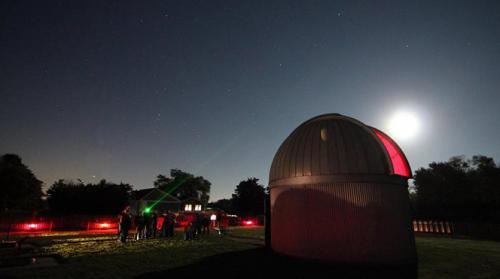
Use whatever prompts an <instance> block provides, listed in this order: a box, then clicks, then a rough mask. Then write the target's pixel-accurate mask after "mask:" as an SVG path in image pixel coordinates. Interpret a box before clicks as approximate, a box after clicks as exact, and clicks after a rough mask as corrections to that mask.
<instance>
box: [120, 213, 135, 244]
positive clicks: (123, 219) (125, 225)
mask: <svg viewBox="0 0 500 279" xmlns="http://www.w3.org/2000/svg"><path fill="white" fill-rule="evenodd" d="M131 226H132V220H131V218H130V207H128V206H127V207H125V209H124V210H123V211H122V213H121V214H120V220H119V225H118V227H119V231H120V241H121V242H122V243H125V242H127V237H128V231H129V230H130V227H131Z"/></svg>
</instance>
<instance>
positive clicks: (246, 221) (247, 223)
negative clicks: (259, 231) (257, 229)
mask: <svg viewBox="0 0 500 279" xmlns="http://www.w3.org/2000/svg"><path fill="white" fill-rule="evenodd" d="M253 224H254V223H253V221H252V220H245V221H243V225H245V226H251V225H253Z"/></svg>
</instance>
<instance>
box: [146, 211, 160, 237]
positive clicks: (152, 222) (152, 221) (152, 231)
mask: <svg viewBox="0 0 500 279" xmlns="http://www.w3.org/2000/svg"><path fill="white" fill-rule="evenodd" d="M157 222H158V217H157V215H156V213H153V214H151V217H150V218H149V224H148V235H149V237H153V238H154V237H156V230H157V229H156V225H157V224H158V223H157Z"/></svg>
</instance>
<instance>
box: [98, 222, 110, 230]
mask: <svg viewBox="0 0 500 279" xmlns="http://www.w3.org/2000/svg"><path fill="white" fill-rule="evenodd" d="M99 227H100V228H101V229H109V228H110V227H111V225H110V224H109V223H100V224H99Z"/></svg>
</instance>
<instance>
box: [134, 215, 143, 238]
mask: <svg viewBox="0 0 500 279" xmlns="http://www.w3.org/2000/svg"><path fill="white" fill-rule="evenodd" d="M144 227H145V226H144V217H143V214H142V212H140V213H139V214H138V215H136V216H135V240H141V239H143V236H144Z"/></svg>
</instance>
